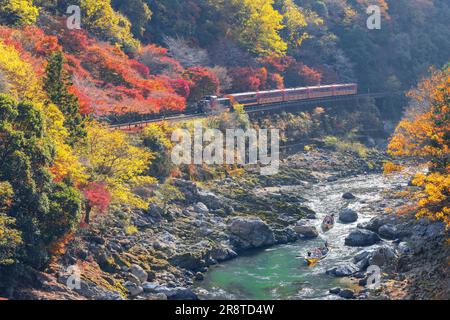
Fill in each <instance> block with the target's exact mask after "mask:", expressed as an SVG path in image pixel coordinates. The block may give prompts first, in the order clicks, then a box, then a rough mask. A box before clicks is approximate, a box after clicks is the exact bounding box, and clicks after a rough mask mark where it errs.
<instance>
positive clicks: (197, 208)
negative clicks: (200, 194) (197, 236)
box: [193, 202, 209, 214]
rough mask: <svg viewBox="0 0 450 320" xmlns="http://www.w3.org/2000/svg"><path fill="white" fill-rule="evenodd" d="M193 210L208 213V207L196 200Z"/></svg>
mask: <svg viewBox="0 0 450 320" xmlns="http://www.w3.org/2000/svg"><path fill="white" fill-rule="evenodd" d="M193 210H194V212H196V213H200V214H207V213H209V209H208V207H207V206H206V205H205V204H204V203H203V202H197V203H196V204H195V205H194V208H193Z"/></svg>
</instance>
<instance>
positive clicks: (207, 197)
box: [198, 190, 224, 210]
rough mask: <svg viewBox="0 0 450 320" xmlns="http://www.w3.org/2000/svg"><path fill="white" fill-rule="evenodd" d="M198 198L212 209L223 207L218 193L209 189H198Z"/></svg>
mask: <svg viewBox="0 0 450 320" xmlns="http://www.w3.org/2000/svg"><path fill="white" fill-rule="evenodd" d="M198 198H199V200H200V202H202V203H204V204H205V205H206V206H207V207H208V208H210V209H212V210H217V209H220V208H223V207H224V205H223V201H222V199H221V198H220V197H219V196H218V195H216V194H214V193H212V192H210V191H206V190H199V191H198Z"/></svg>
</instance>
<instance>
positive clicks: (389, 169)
mask: <svg viewBox="0 0 450 320" xmlns="http://www.w3.org/2000/svg"><path fill="white" fill-rule="evenodd" d="M403 169H404V167H403V166H401V165H398V164H395V163H393V162H390V161H388V162H386V163H385V164H384V166H383V172H384V174H391V173H395V172H400V171H402V170H403Z"/></svg>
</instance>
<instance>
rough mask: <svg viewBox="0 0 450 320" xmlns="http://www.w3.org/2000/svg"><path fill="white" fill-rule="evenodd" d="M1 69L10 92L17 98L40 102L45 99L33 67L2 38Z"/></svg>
mask: <svg viewBox="0 0 450 320" xmlns="http://www.w3.org/2000/svg"><path fill="white" fill-rule="evenodd" d="M0 71H2V73H3V74H4V77H5V78H6V81H7V84H8V86H7V89H8V92H6V93H8V94H10V95H11V96H13V97H14V98H15V99H17V100H25V99H27V100H30V101H33V102H39V101H43V100H44V97H45V95H44V93H43V91H42V85H41V83H40V81H39V80H38V79H37V77H36V75H35V73H34V70H33V67H32V65H31V64H30V63H28V62H26V61H25V60H23V59H22V58H21V56H20V54H19V52H18V51H17V50H16V49H15V48H14V47H12V46H9V45H6V44H5V43H4V42H3V41H1V40H0Z"/></svg>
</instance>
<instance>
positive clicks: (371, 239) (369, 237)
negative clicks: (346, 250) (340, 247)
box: [345, 229, 381, 247]
mask: <svg viewBox="0 0 450 320" xmlns="http://www.w3.org/2000/svg"><path fill="white" fill-rule="evenodd" d="M380 241H381V239H380V237H379V236H378V235H377V234H376V233H375V232H372V231H369V230H365V229H354V230H353V231H351V232H350V234H349V235H348V236H347V238H345V244H346V245H347V246H351V247H366V246H371V245H373V244H375V243H378V242H380Z"/></svg>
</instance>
